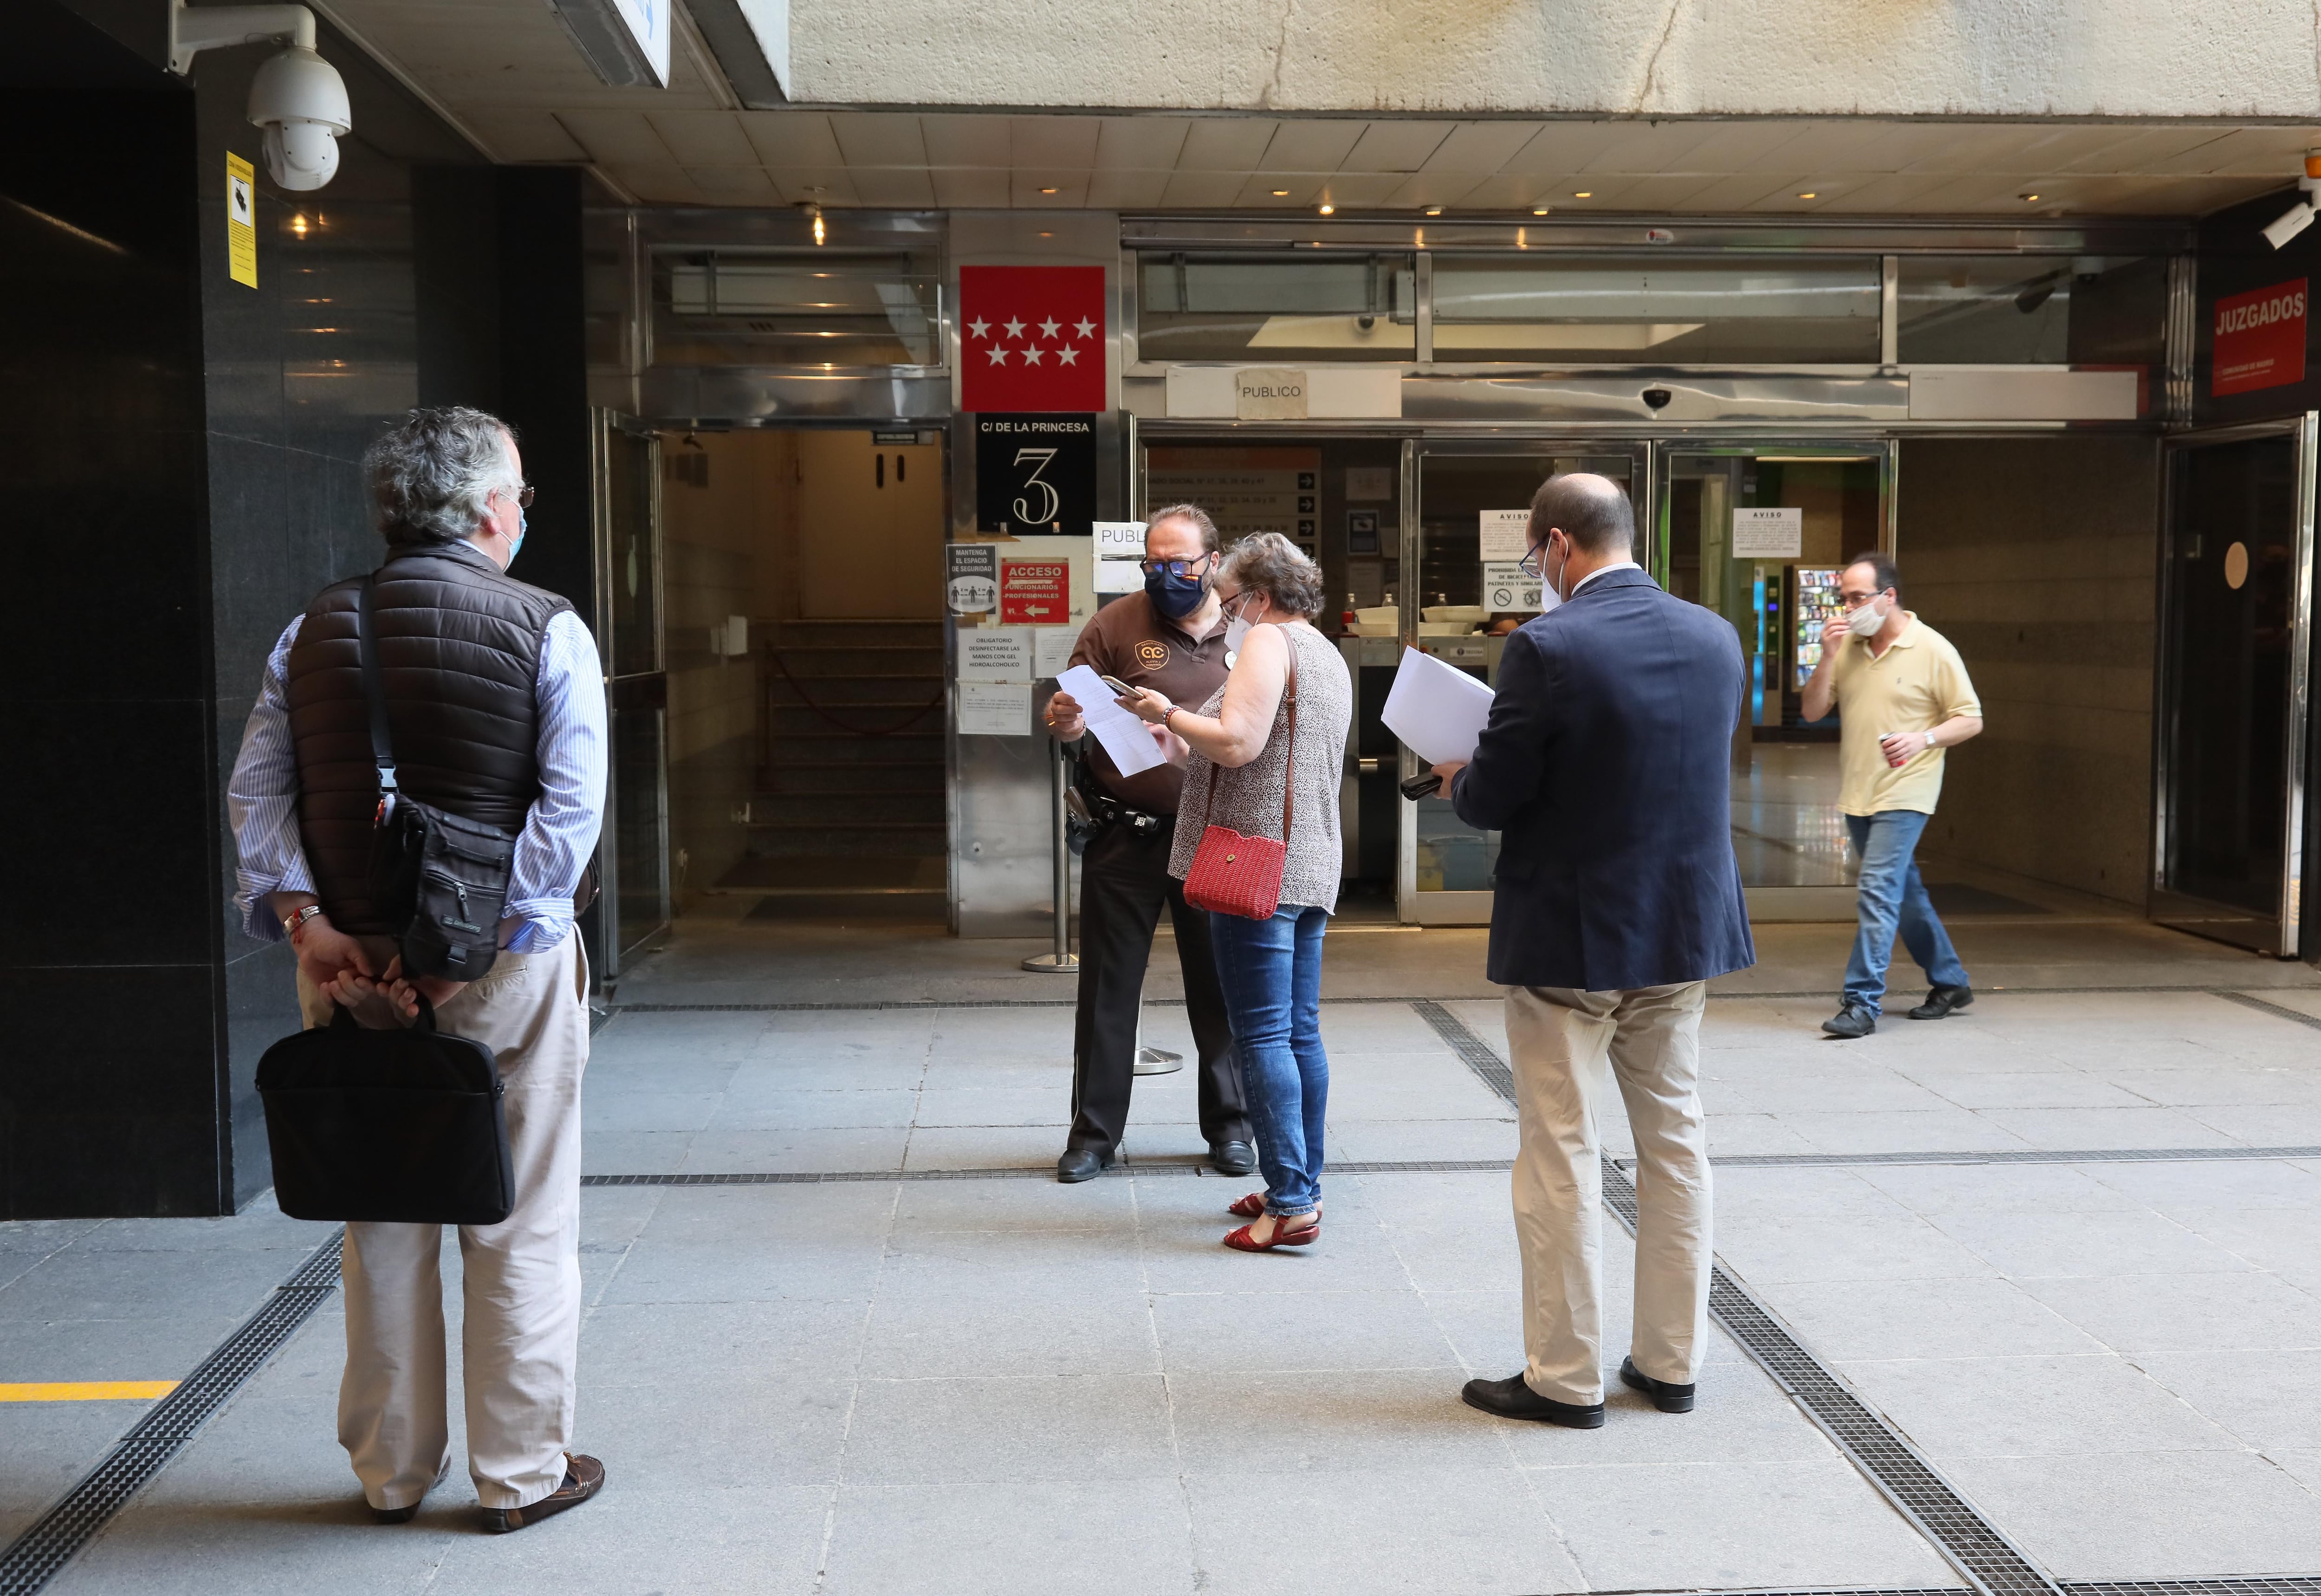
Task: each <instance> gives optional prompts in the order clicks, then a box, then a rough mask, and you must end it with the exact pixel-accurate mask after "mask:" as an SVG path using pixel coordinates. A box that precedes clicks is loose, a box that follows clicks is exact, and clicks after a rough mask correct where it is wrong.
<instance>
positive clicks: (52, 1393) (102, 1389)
mask: <svg viewBox="0 0 2321 1596" xmlns="http://www.w3.org/2000/svg"><path fill="white" fill-rule="evenodd" d="M175 1390H177V1382H176V1381H174V1380H40V1381H33V1382H31V1383H30V1384H23V1385H9V1384H6V1383H5V1382H0V1402H143V1401H150V1400H152V1399H154V1398H155V1397H166V1396H168V1394H169V1393H170V1392H171V1391H175Z"/></svg>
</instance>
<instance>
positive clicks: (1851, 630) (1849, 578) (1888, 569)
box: [1804, 554, 1982, 1038]
mask: <svg viewBox="0 0 2321 1596" xmlns="http://www.w3.org/2000/svg"><path fill="white" fill-rule="evenodd" d="M1838 596H1839V597H1842V598H1843V599H1844V601H1845V608H1846V613H1845V614H1844V615H1842V616H1836V617H1834V618H1833V619H1832V620H1831V621H1830V623H1829V625H1827V626H1825V627H1824V628H1823V629H1822V635H1821V642H1822V648H1821V663H1820V664H1819V665H1818V666H1816V667H1815V669H1814V673H1813V676H1812V678H1811V679H1809V680H1807V683H1806V686H1805V695H1804V696H1805V706H1804V707H1805V714H1806V718H1807V720H1819V719H1820V718H1821V717H1822V716H1825V715H1827V714H1828V713H1829V710H1830V705H1831V704H1832V702H1834V703H1835V704H1836V706H1837V711H1838V717H1839V724H1840V730H1841V738H1840V742H1839V744H1838V756H1839V762H1840V765H1841V767H1842V769H1843V772H1844V782H1843V786H1842V788H1841V789H1840V790H1839V793H1838V800H1837V806H1838V807H1839V808H1840V809H1843V811H1844V812H1845V829H1846V830H1847V832H1849V833H1850V834H1852V839H1853V853H1854V856H1855V857H1856V858H1858V859H1859V860H1860V861H1861V879H1860V881H1859V883H1858V886H1857V888H1856V891H1857V894H1858V896H1857V898H1856V913H1857V914H1858V915H1859V917H1860V921H1861V929H1860V930H1859V931H1858V932H1857V933H1855V935H1854V939H1853V956H1852V958H1851V959H1849V960H1848V961H1847V962H1846V966H1845V996H1844V999H1843V1002H1842V1003H1841V1004H1840V1006H1839V1008H1838V1011H1837V1014H1836V1016H1835V1017H1834V1018H1830V1019H1825V1020H1824V1021H1822V1024H1821V1028H1822V1029H1823V1030H1825V1031H1827V1032H1828V1033H1829V1034H1830V1035H1833V1036H1843V1037H1847V1038H1852V1037H1855V1036H1867V1035H1870V1032H1872V1031H1874V1030H1876V1029H1877V1028H1878V1012H1879V1004H1880V1000H1881V999H1884V997H1885V996H1886V965H1887V962H1888V961H1889V959H1890V958H1891V957H1892V956H1893V952H1894V933H1895V929H1896V926H1897V922H1898V923H1899V926H1900V930H1901V934H1902V945H1903V946H1904V947H1906V948H1907V949H1909V950H1910V957H1911V958H1913V959H1915V960H1916V961H1917V962H1918V967H1919V968H1920V969H1921V970H1924V971H1925V972H1926V979H1927V980H1931V981H1932V982H1934V990H1933V991H1931V992H1929V993H1927V994H1926V1000H1925V1002H1924V1003H1922V1004H1920V1005H1919V1006H1918V1007H1917V1008H1913V1009H1912V1010H1910V1017H1911V1018H1912V1019H1940V1018H1942V1017H1943V1016H1944V1015H1946V1014H1949V1013H1950V1012H1951V1011H1952V1009H1956V1008H1965V1007H1966V1006H1967V1005H1968V1004H1970V1003H1971V1002H1973V1001H1974V989H1973V988H1972V986H1971V985H1970V984H1969V983H1968V981H1967V974H1966V966H1965V965H1963V964H1961V963H1960V962H1959V956H1958V950H1957V949H1955V948H1953V947H1952V946H1951V937H1950V933H1949V932H1947V931H1945V930H1943V922H1942V918H1941V917H1940V916H1938V915H1936V914H1935V913H1934V903H1933V901H1932V900H1931V899H1929V898H1927V896H1926V885H1925V882H1924V881H1922V880H1919V879H1918V862H1917V857H1916V855H1917V848H1918V835H1919V834H1920V833H1921V832H1923V831H1925V829H1926V822H1927V821H1928V820H1929V819H1931V818H1932V817H1933V816H1934V801H1935V799H1937V798H1940V797H1941V796H1942V790H1943V754H1944V752H1945V751H1946V750H1948V749H1950V748H1952V747H1954V746H1956V745H1957V744H1959V743H1963V742H1965V741H1966V740H1967V739H1968V738H1969V737H1971V736H1973V735H1974V734H1976V733H1978V732H1980V731H1981V730H1982V703H1981V700H1980V699H1978V698H1976V697H1975V696H1974V683H1972V682H1971V681H1969V680H1968V679H1967V674H1966V666H1965V664H1964V663H1963V662H1961V661H1960V659H1959V655H1958V650H1956V649H1954V648H1952V646H1951V643H1950V640H1949V639H1948V638H1946V637H1944V636H1943V634H1941V633H1939V632H1937V631H1935V630H1934V628H1933V627H1932V626H1929V625H1926V624H1925V622H1924V621H1921V620H1920V619H1918V617H1917V616H1915V615H1912V614H1911V613H1910V612H1909V611H1908V610H1906V609H1904V608H1903V607H1902V583H1901V577H1900V575H1899V574H1898V572H1897V571H1896V570H1895V569H1894V562H1893V561H1891V560H1889V559H1888V558H1887V557H1886V556H1885V555H1883V554H1859V555H1856V556H1855V557H1854V559H1853V561H1852V563H1851V564H1849V565H1847V566H1846V568H1845V570H1843V571H1842V572H1841V573H1839V576H1838Z"/></svg>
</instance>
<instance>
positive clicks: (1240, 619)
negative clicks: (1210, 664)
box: [1225, 594, 1251, 659]
mask: <svg viewBox="0 0 2321 1596" xmlns="http://www.w3.org/2000/svg"><path fill="white" fill-rule="evenodd" d="M1234 597H1236V598H1237V599H1239V598H1240V596H1239V595H1238V594H1236V595H1235V596H1234ZM1248 607H1249V606H1248V601H1247V600H1246V599H1241V600H1240V602H1238V603H1236V604H1235V605H1234V606H1233V618H1232V619H1231V620H1228V621H1227V622H1226V623H1225V654H1226V657H1227V658H1228V659H1230V658H1231V657H1232V656H1233V655H1234V654H1238V653H1239V652H1241V645H1242V642H1243V641H1244V640H1245V639H1246V638H1247V637H1248V636H1249V629H1250V625H1251V622H1250V619H1249V616H1248Z"/></svg>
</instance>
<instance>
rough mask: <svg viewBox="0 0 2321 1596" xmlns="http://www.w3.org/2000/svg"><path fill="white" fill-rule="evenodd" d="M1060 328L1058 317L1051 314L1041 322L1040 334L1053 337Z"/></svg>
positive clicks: (1043, 336) (1044, 336)
mask: <svg viewBox="0 0 2321 1596" xmlns="http://www.w3.org/2000/svg"><path fill="white" fill-rule="evenodd" d="M1058 330H1059V324H1058V323H1057V321H1056V318H1055V317H1053V316H1050V317H1049V318H1048V319H1047V320H1046V321H1044V322H1042V323H1041V324H1040V336H1041V337H1042V338H1053V337H1054V336H1055V335H1056V333H1057V332H1058Z"/></svg>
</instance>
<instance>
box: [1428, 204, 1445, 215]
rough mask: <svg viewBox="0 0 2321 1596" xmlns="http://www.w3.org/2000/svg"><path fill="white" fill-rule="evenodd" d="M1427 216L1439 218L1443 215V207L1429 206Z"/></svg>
mask: <svg viewBox="0 0 2321 1596" xmlns="http://www.w3.org/2000/svg"><path fill="white" fill-rule="evenodd" d="M1426 214H1428V215H1430V216H1439V215H1441V214H1443V207H1442V206H1441V205H1428V206H1427V207H1426Z"/></svg>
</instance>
